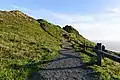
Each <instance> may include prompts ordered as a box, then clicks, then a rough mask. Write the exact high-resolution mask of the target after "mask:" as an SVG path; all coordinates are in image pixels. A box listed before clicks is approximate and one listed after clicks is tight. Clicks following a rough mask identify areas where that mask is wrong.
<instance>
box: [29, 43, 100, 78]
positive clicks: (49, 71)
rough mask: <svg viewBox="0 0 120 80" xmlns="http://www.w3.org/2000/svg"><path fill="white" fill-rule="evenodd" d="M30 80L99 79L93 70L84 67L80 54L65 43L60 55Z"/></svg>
mask: <svg viewBox="0 0 120 80" xmlns="http://www.w3.org/2000/svg"><path fill="white" fill-rule="evenodd" d="M28 80H99V78H98V77H97V75H96V74H95V72H94V71H93V70H92V69H90V68H86V67H85V66H84V64H83V62H82V60H81V57H80V53H77V52H75V51H74V50H73V49H72V47H71V46H70V43H68V42H67V41H65V42H64V48H63V49H61V51H60V55H59V56H57V57H56V59H55V60H53V61H51V62H49V63H48V64H46V65H45V66H44V68H43V69H41V70H39V71H38V72H35V73H33V74H32V75H31V77H30V78H29V79H28Z"/></svg>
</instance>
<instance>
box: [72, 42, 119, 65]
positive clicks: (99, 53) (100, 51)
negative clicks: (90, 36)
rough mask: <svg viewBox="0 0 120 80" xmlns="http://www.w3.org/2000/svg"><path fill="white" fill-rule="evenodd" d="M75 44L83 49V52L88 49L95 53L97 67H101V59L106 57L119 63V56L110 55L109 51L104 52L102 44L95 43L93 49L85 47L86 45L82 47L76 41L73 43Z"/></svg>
mask: <svg viewBox="0 0 120 80" xmlns="http://www.w3.org/2000/svg"><path fill="white" fill-rule="evenodd" d="M74 42H75V43H77V44H79V47H82V48H84V50H87V49H88V48H90V49H92V50H93V51H94V52H95V53H96V55H97V56H96V59H97V65H99V66H101V62H102V58H104V57H106V58H109V59H111V60H113V61H116V62H119V63H120V56H117V55H113V54H110V52H113V51H110V50H106V49H105V46H104V45H102V43H97V45H96V46H95V47H92V46H87V45H85V44H84V45H82V44H80V43H79V42H78V41H74Z"/></svg>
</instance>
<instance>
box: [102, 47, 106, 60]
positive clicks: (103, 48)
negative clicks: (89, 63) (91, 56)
mask: <svg viewBox="0 0 120 80" xmlns="http://www.w3.org/2000/svg"><path fill="white" fill-rule="evenodd" d="M102 51H105V46H104V45H102ZM102 57H103V58H104V54H102Z"/></svg>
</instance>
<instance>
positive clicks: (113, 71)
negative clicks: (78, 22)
mask: <svg viewBox="0 0 120 80" xmlns="http://www.w3.org/2000/svg"><path fill="white" fill-rule="evenodd" d="M63 29H64V30H66V31H67V32H68V33H69V35H70V41H71V42H72V44H73V47H74V48H75V50H77V51H81V50H83V48H81V47H80V46H79V45H78V44H77V43H76V41H77V42H78V43H79V44H83V45H89V46H95V43H93V42H91V41H89V40H88V39H85V38H84V37H83V36H82V35H80V34H79V33H78V31H77V30H76V29H74V28H73V27H72V26H68V25H67V26H65V27H64V28H63ZM85 53H89V54H94V55H96V53H94V52H93V51H92V50H91V49H89V50H86V51H84V52H80V55H81V56H82V57H83V61H84V62H87V63H91V62H93V61H95V60H96V57H90V56H88V55H86V54H85ZM111 54H114V55H118V56H119V53H115V52H112V53H111ZM90 68H93V69H94V70H95V71H96V72H97V73H98V75H99V76H100V77H101V80H120V64H119V63H118V62H115V61H112V60H110V59H108V58H104V59H102V66H97V65H92V66H90Z"/></svg>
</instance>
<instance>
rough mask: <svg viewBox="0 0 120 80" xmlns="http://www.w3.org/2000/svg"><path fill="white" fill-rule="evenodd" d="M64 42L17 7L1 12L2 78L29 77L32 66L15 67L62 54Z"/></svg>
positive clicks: (0, 49)
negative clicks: (61, 46)
mask: <svg viewBox="0 0 120 80" xmlns="http://www.w3.org/2000/svg"><path fill="white" fill-rule="evenodd" d="M45 24H47V23H45ZM48 26H49V24H48ZM50 26H52V25H50ZM54 26H56V25H54ZM60 44H61V41H59V40H58V39H56V38H55V37H54V36H51V35H50V34H49V33H48V32H46V31H44V30H43V28H42V27H41V26H40V24H39V23H38V22H37V21H36V20H35V19H33V18H31V17H29V16H27V15H26V14H24V13H22V12H20V11H17V10H15V11H0V65H2V66H1V67H0V79H3V80H6V79H7V80H11V79H15V78H18V79H19V80H20V78H21V79H23V77H24V78H25V77H26V75H28V73H27V72H30V70H31V69H26V70H23V69H22V68H20V69H18V70H15V69H11V68H14V65H15V66H21V65H25V64H27V63H31V62H35V61H40V60H47V59H50V58H52V57H54V56H55V55H56V54H57V53H58V50H59V49H60ZM22 70H23V71H22ZM20 74H22V75H20ZM16 80H17V79H16Z"/></svg>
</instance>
